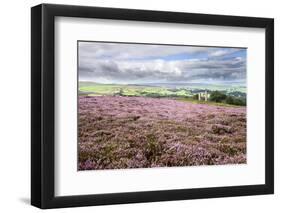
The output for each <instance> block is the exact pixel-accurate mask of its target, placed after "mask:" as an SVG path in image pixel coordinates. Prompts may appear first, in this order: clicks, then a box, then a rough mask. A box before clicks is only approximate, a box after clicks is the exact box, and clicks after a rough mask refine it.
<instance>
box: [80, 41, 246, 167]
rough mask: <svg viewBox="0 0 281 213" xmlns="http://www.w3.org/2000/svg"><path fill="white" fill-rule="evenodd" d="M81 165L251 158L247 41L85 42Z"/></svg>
mask: <svg viewBox="0 0 281 213" xmlns="http://www.w3.org/2000/svg"><path fill="white" fill-rule="evenodd" d="M77 51H78V65H77V69H78V170H101V169H129V168H152V167H178V166H200V165H205V166H206V165H226V164H246V163H247V157H246V156H247V154H246V146H247V135H246V132H247V131H246V129H247V125H246V123H247V118H246V117H247V115H246V99H247V71H246V70H247V68H246V67H247V48H243V47H215V46H191V45H190V46H189V45H173V44H143V43H120V42H95V41H78V42H77Z"/></svg>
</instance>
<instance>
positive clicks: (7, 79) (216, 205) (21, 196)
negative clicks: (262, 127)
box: [0, 0, 281, 213]
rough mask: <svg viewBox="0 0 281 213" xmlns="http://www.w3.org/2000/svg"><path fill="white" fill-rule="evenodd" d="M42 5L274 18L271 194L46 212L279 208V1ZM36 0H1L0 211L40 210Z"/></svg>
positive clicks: (60, 0)
mask: <svg viewBox="0 0 281 213" xmlns="http://www.w3.org/2000/svg"><path fill="white" fill-rule="evenodd" d="M44 2H45V3H57V4H76V5H77V4H80V5H89V6H105V7H124V8H136V9H150V10H170V11H181V12H195V13H210V14H226V15H244V16H260V17H272V18H275V60H276V62H275V91H276V93H275V109H276V110H275V132H276V135H275V180H276V181H275V195H265V196H249V197H236V198H219V199H201V200H192V201H190V200H189V201H173V202H158V203H145V204H126V205H111V206H101V207H83V208H71V209H57V210H50V212H78V211H79V212H92V211H96V212H113V211H114V212H122V213H126V212H148V211H154V212H186V211H189V212H216V213H219V212H226V211H227V212H229V213H231V212H235V213H237V212H257V211H258V212H266V211H267V212H277V211H278V209H281V168H280V162H281V145H280V143H279V142H280V140H281V133H280V128H281V119H280V118H281V117H280V115H281V114H280V113H281V110H280V109H281V96H280V91H281V86H280V83H279V82H280V81H281V74H280V72H279V70H280V68H281V64H280V61H279V60H278V58H279V56H280V55H281V46H280V39H279V38H280V37H281V13H280V8H281V4H280V3H279V2H280V1H278V0H263V1H258V0H256V1H245V0H235V1H234V0H233V1H225V0H212V1H207V0H206V1H203V0H196V1H188V0H154V1H152V0H134V1H132V0H119V1H114V0H107V1H104V0H79V1H75V0H68V1H66V0H57V1H55V0H53V1H48V0H45V1H44ZM40 3H42V2H41V1H37V0H29V1H21V0H10V1H3V2H1V12H0V16H1V18H0V22H1V25H0V26H1V32H0V37H1V39H0V42H1V45H0V54H1V57H0V58H1V63H0V76H1V77H0V94H1V104H0V127H1V128H0V129H1V134H0V143H1V147H0V164H1V174H0V203H1V204H0V211H1V212H39V211H40V210H39V209H37V208H34V207H32V206H30V205H29V197H30V7H31V6H34V5H36V4H40Z"/></svg>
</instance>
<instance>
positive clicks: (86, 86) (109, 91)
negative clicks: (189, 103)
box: [79, 82, 193, 97]
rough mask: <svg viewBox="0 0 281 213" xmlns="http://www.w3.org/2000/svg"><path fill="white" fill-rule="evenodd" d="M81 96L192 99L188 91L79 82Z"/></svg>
mask: <svg viewBox="0 0 281 213" xmlns="http://www.w3.org/2000/svg"><path fill="white" fill-rule="evenodd" d="M79 92H80V93H79V94H80V95H83V94H86V95H122V96H148V97H155V96H159V97H192V95H193V94H192V92H191V91H190V90H188V89H170V88H166V87H156V86H142V85H121V84H98V83H92V82H79Z"/></svg>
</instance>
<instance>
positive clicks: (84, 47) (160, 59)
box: [78, 42, 247, 84]
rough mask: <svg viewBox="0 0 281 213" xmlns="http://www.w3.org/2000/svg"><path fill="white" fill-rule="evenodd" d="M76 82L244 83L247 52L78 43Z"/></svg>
mask: <svg viewBox="0 0 281 213" xmlns="http://www.w3.org/2000/svg"><path fill="white" fill-rule="evenodd" d="M78 51H79V52H78V53H79V64H78V69H79V70H78V71H79V81H93V82H98V83H124V84H134V83H177V82H178V83H185V82H193V83H229V82H239V83H242V84H244V83H245V82H246V51H247V50H246V49H241V48H215V47H194V46H171V45H147V44H126V43H102V42H79V43H78Z"/></svg>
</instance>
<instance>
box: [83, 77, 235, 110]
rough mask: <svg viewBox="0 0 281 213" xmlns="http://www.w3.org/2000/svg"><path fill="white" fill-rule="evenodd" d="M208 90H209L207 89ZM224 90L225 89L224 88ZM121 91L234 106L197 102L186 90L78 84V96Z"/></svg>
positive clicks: (137, 94) (127, 94) (128, 93)
mask: <svg viewBox="0 0 281 213" xmlns="http://www.w3.org/2000/svg"><path fill="white" fill-rule="evenodd" d="M193 89H198V88H195V87H194V88H193ZM209 89H210V88H209ZM213 89H222V88H221V87H219V88H218V87H217V86H214V87H213ZM224 89H225V88H224ZM121 90H122V93H123V95H125V96H149V95H152V94H157V95H159V96H163V97H165V96H176V99H177V100H179V101H185V102H192V103H199V104H208V105H215V106H230V107H233V106H234V105H230V104H226V103H216V102H210V101H208V102H205V101H198V100H194V99H193V98H192V93H191V92H190V91H188V90H185V89H182V90H177V91H173V90H170V89H168V88H165V87H153V86H139V85H121V84H98V83H93V82H79V91H80V92H81V93H80V94H81V95H83V94H87V95H89V96H100V95H114V94H117V93H118V92H120V91H121Z"/></svg>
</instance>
